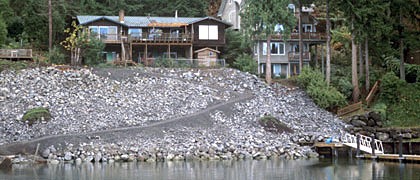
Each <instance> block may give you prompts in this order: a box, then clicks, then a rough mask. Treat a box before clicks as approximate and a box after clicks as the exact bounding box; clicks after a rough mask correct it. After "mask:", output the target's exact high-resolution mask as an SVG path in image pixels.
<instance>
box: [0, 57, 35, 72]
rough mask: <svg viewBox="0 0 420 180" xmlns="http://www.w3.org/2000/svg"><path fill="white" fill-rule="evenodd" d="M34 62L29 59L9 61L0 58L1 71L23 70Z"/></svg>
mask: <svg viewBox="0 0 420 180" xmlns="http://www.w3.org/2000/svg"><path fill="white" fill-rule="evenodd" d="M31 63H32V62H28V61H9V60H5V59H0V72H2V71H4V70H15V71H16V70H21V69H26V68H28V67H29V66H30V65H31Z"/></svg>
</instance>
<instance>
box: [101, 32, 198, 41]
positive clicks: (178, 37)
mask: <svg viewBox="0 0 420 180" xmlns="http://www.w3.org/2000/svg"><path fill="white" fill-rule="evenodd" d="M98 38H99V39H101V40H102V41H103V42H104V43H120V42H121V41H124V42H136V43H191V42H192V34H189V33H178V34H174V33H142V34H129V35H128V36H127V35H120V34H102V35H98Z"/></svg>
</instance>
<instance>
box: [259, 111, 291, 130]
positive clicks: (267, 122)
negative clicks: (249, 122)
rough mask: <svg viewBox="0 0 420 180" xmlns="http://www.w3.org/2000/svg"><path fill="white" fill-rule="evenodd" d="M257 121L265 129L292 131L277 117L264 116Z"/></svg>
mask: <svg viewBox="0 0 420 180" xmlns="http://www.w3.org/2000/svg"><path fill="white" fill-rule="evenodd" d="M258 123H259V124H260V125H261V126H263V127H264V129H265V130H266V131H269V132H273V133H283V132H286V133H293V129H290V128H289V127H287V126H286V125H285V124H283V123H282V122H280V121H279V120H278V119H277V118H275V117H273V116H270V115H268V116H264V117H262V118H260V119H259V120H258Z"/></svg>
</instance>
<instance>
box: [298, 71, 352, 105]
mask: <svg viewBox="0 0 420 180" xmlns="http://www.w3.org/2000/svg"><path fill="white" fill-rule="evenodd" d="M297 82H298V84H299V85H300V86H302V87H303V88H304V89H305V90H306V92H307V93H308V95H309V96H310V97H311V98H312V99H313V100H314V102H315V103H316V104H317V105H318V106H319V107H321V108H325V109H329V110H333V109H335V108H336V107H340V106H343V105H345V104H346V99H345V97H344V95H343V94H341V93H340V92H339V91H337V89H335V88H334V87H332V86H328V85H327V82H326V81H325V78H324V76H323V75H322V73H321V72H320V71H319V70H313V69H311V68H304V69H303V70H302V73H301V74H300V75H299V76H298V77H297Z"/></svg>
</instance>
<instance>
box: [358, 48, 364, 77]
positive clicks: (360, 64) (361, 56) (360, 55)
mask: <svg viewBox="0 0 420 180" xmlns="http://www.w3.org/2000/svg"><path fill="white" fill-rule="evenodd" d="M358 47H359V79H362V76H363V51H362V43H359V46H358Z"/></svg>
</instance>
